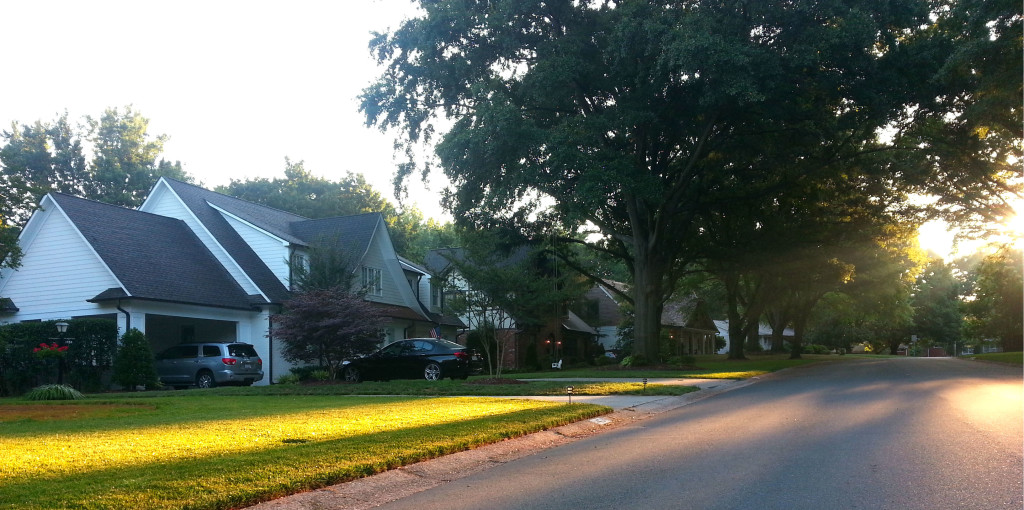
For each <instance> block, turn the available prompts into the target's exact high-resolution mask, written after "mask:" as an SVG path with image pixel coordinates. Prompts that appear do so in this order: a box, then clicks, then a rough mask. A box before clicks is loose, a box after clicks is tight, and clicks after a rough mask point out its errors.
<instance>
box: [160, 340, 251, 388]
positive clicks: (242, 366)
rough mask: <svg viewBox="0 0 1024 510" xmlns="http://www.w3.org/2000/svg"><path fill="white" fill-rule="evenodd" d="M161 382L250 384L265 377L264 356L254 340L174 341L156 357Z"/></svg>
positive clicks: (205, 385) (204, 385) (179, 384)
mask: <svg viewBox="0 0 1024 510" xmlns="http://www.w3.org/2000/svg"><path fill="white" fill-rule="evenodd" d="M156 373H157V375H158V376H159V377H160V382H162V383H164V384H166V385H168V386H174V387H175V388H185V387H187V386H191V385H195V386H198V387H200V388H213V387H214V386H217V385H218V384H240V385H245V386H248V385H251V384H252V383H254V382H256V381H261V380H263V360H262V359H260V357H259V355H258V354H256V349H255V348H253V346H252V344H246V343H237V342H233V343H195V344H181V345H175V346H174V347H171V348H170V349H167V350H166V351H164V352H162V353H160V355H159V356H157V357H156Z"/></svg>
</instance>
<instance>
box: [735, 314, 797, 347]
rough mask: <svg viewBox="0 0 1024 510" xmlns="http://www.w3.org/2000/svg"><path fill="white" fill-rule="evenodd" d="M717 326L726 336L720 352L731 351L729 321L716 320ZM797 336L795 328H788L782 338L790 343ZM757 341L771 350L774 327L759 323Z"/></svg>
mask: <svg viewBox="0 0 1024 510" xmlns="http://www.w3.org/2000/svg"><path fill="white" fill-rule="evenodd" d="M715 326H716V327H717V328H718V334H719V335H721V336H722V338H725V347H723V348H722V349H719V351H718V354H727V353H728V352H729V345H730V339H729V321H726V320H716V321H715ZM794 338H796V333H794V332H793V328H786V329H785V330H783V332H782V340H783V341H784V342H786V343H789V342H790V341H792V340H793V339H794ZM757 341H758V344H759V345H760V346H761V349H764V350H766V351H767V350H770V349H771V348H772V328H771V326H769V325H767V324H758V327H757Z"/></svg>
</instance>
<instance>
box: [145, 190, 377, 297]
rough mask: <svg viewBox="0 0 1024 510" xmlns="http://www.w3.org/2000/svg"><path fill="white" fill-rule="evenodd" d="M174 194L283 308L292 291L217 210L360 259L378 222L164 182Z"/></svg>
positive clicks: (284, 236)
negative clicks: (306, 212) (295, 210)
mask: <svg viewBox="0 0 1024 510" xmlns="http://www.w3.org/2000/svg"><path fill="white" fill-rule="evenodd" d="M165 180H166V181H167V183H168V184H169V185H170V186H171V189H173V190H174V192H175V193H177V194H178V196H179V197H180V198H181V200H182V202H184V203H185V205H186V206H187V207H188V208H189V209H190V210H191V211H192V213H193V214H195V216H196V218H198V219H199V221H201V222H202V223H203V225H205V226H206V228H207V230H209V231H210V233H211V234H213V236H214V237H215V238H216V239H217V241H218V242H219V243H220V244H221V246H223V247H224V248H225V249H226V250H228V253H229V254H230V255H231V257H232V258H234V259H235V261H236V262H238V264H239V265H240V266H241V267H242V270H243V271H245V273H246V274H248V275H249V277H250V278H251V279H252V280H253V282H254V283H255V284H256V286H257V287H259V288H260V289H261V290H262V291H263V292H264V293H265V294H266V295H267V297H268V298H270V301H271V302H275V303H280V302H283V301H285V300H287V299H288V289H286V288H285V286H284V284H282V283H281V281H280V280H278V279H277V277H276V276H275V275H274V273H273V272H272V271H271V270H270V268H268V267H267V265H266V264H265V263H263V261H262V260H260V258H259V257H258V256H257V255H256V252H254V251H253V250H252V248H251V247H250V246H249V245H248V244H247V243H246V242H245V241H244V240H242V238H241V236H239V235H238V233H237V232H236V231H235V229H233V228H232V227H231V225H229V224H228V223H227V220H225V219H224V217H223V216H222V215H221V214H220V213H219V212H218V211H216V210H215V209H213V208H212V207H210V206H211V205H213V206H216V207H218V208H220V209H223V210H224V211H227V212H229V213H231V214H233V215H235V216H237V217H239V218H241V219H243V220H245V221H247V222H249V223H251V224H253V225H255V226H257V227H259V228H262V229H263V230H266V231H267V232H270V233H271V234H273V235H275V236H278V237H280V238H281V239H283V240H285V241H287V242H289V243H293V244H297V245H300V246H308V245H310V244H315V243H319V244H326V245H329V246H334V247H338V248H341V249H343V250H345V251H347V252H349V253H352V254H354V255H355V256H356V257H362V255H363V254H364V253H366V250H367V248H368V247H369V244H370V240H371V239H372V238H373V233H374V231H375V229H376V226H377V224H378V222H380V221H381V218H382V217H381V215H380V213H367V214H357V215H354V216H338V217H333V218H322V219H309V218H306V217H304V216H299V215H297V214H292V213H289V212H285V211H281V210H278V209H274V208H273V207H267V206H264V205H260V204H255V203H252V202H247V201H245V200H241V199H238V198H234V197H230V196H227V195H223V194H220V193H217V192H215V191H210V190H208V189H204V188H200V187H198V186H195V185H192V184H188V183H184V182H181V181H176V180H174V179H167V178H165Z"/></svg>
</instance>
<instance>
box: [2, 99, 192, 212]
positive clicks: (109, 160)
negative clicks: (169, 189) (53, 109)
mask: <svg viewBox="0 0 1024 510" xmlns="http://www.w3.org/2000/svg"><path fill="white" fill-rule="evenodd" d="M85 125H86V126H87V129H86V130H83V128H81V127H75V126H73V125H72V123H71V122H70V121H69V120H68V114H67V113H66V112H65V113H64V114H62V115H60V116H59V117H57V119H55V120H54V121H53V122H48V123H44V122H41V121H36V122H35V123H34V124H32V125H27V124H21V125H19V124H17V123H15V124H14V125H12V129H11V131H4V132H3V133H2V134H0V141H3V142H4V145H3V146H2V147H0V167H2V168H0V173H2V175H3V181H5V182H7V183H10V184H12V185H13V187H12V189H13V190H17V193H16V194H14V195H12V196H8V197H4V199H3V200H4V202H6V203H4V204H0V212H4V213H5V219H7V220H9V221H10V222H12V223H13V224H16V225H21V224H24V222H25V221H27V220H28V217H29V216H30V215H31V213H32V211H33V209H34V207H35V206H36V205H37V204H38V203H39V200H40V199H41V198H42V195H44V194H46V193H48V192H51V191H59V192H62V193H69V194H74V195H77V196H81V197H84V198H89V199H92V200H98V201H101V202H106V203H109V204H115V205H121V206H125V207H137V206H139V205H141V204H142V201H143V199H144V198H145V197H146V195H147V194H148V193H149V191H150V189H152V187H153V185H154V184H156V182H157V180H158V179H159V178H160V177H170V178H174V179H178V180H182V181H186V182H191V181H192V178H191V177H190V176H189V175H187V174H186V173H185V172H184V170H182V168H181V164H180V163H178V162H175V163H171V162H168V161H165V160H163V159H159V158H160V153H161V152H162V151H163V146H164V143H165V142H166V141H167V136H166V135H158V136H156V137H152V136H151V135H150V134H149V132H148V127H149V119H147V118H145V117H143V116H142V114H141V113H139V112H137V111H134V110H133V109H132V107H131V106H127V107H125V108H124V110H123V111H122V110H119V109H117V108H108V109H107V110H106V111H104V112H103V115H101V116H100V117H99V118H98V119H97V118H94V117H88V116H87V117H86V118H85ZM87 149H88V150H87ZM90 151H91V154H90ZM90 156H91V157H90ZM8 209H10V210H11V213H12V214H11V216H9V217H7V216H6V213H7V212H8Z"/></svg>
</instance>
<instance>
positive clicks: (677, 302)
mask: <svg viewBox="0 0 1024 510" xmlns="http://www.w3.org/2000/svg"><path fill="white" fill-rule="evenodd" d="M610 285H611V287H608V286H605V285H601V284H596V285H594V286H593V287H591V289H590V290H589V291H587V294H586V296H585V298H586V299H587V300H588V301H590V302H591V305H590V308H591V309H592V310H593V313H594V314H595V316H596V318H597V319H596V324H597V330H598V332H599V338H600V342H601V345H602V346H604V348H605V349H607V350H612V349H614V348H615V344H616V342H617V341H618V328H619V325H620V324H621V323H622V319H623V313H622V309H621V302H622V296H621V294H620V293H619V292H628V290H629V289H628V286H627V285H626V284H624V283H619V282H610ZM616 291H618V292H616ZM588 317H589V316H588ZM661 331H662V335H663V336H667V337H668V338H669V340H670V341H671V349H672V351H671V352H672V354H673V355H694V354H714V352H715V336H716V335H717V334H718V329H717V328H716V327H715V321H714V320H713V319H712V318H711V316H710V315H709V314H708V312H707V309H706V307H705V305H704V302H703V301H702V300H701V299H700V298H698V297H697V296H696V295H693V294H691V295H687V296H684V297H681V298H674V299H670V300H669V301H668V302H666V303H665V305H664V306H663V307H662V311H661Z"/></svg>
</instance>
